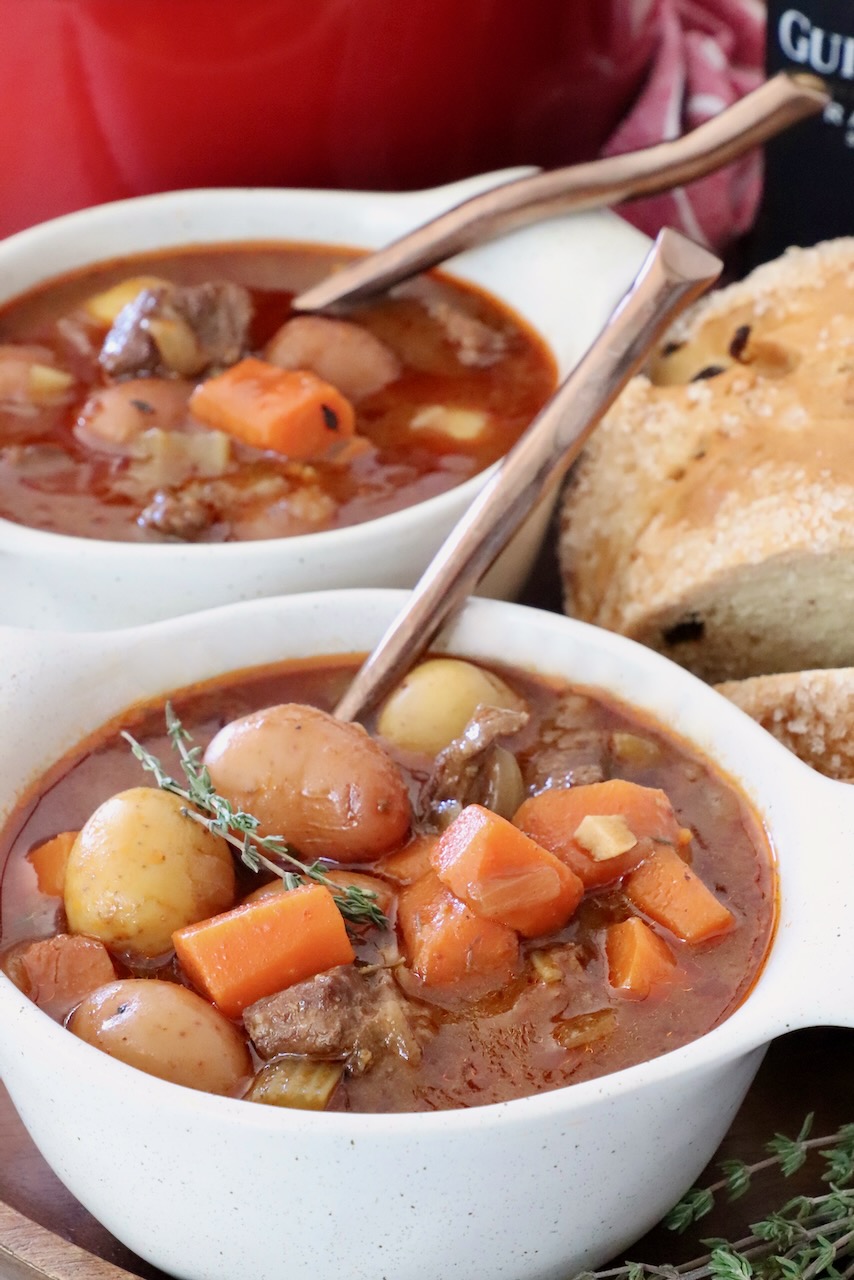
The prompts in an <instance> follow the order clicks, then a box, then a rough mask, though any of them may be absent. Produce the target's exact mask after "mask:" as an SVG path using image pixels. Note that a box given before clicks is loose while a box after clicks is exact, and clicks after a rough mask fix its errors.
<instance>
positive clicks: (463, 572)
mask: <svg viewBox="0 0 854 1280" xmlns="http://www.w3.org/2000/svg"><path fill="white" fill-rule="evenodd" d="M720 270H721V263H720V261H719V260H718V259H717V258H716V257H715V256H714V255H713V254H711V253H709V252H708V251H707V250H706V249H701V248H700V246H699V245H696V244H694V243H693V242H692V241H690V240H687V239H686V238H685V237H684V236H681V235H680V234H679V233H678V232H676V231H662V232H661V233H660V234H659V236H658V239H657V240H656V242H655V244H654V245H653V247H652V248H651V249H650V251H649V253H648V254H647V256H646V258H645V259H644V262H643V264H642V266H641V269H640V272H639V273H638V276H637V278H636V279H635V281H634V283H633V284H632V286H631V288H630V289H629V291H628V293H627V294H626V295H625V297H624V298H623V299H622V301H621V302H620V304H619V305H618V307H617V309H616V310H615V311H614V313H613V315H612V316H611V318H610V319H609V321H608V323H607V325H606V326H605V328H604V329H603V330H602V332H601V333H600V334H599V336H598V338H597V339H596V341H595V342H594V343H593V345H592V346H591V347H590V349H589V350H588V351H587V353H586V355H584V356H583V357H582V359H581V360H580V361H579V363H578V364H577V365H576V367H575V369H574V370H573V371H572V373H570V375H569V377H568V378H567V379H566V381H565V382H563V383H562V384H561V386H560V387H559V388H558V390H557V391H556V392H555V394H554V396H553V397H552V398H551V400H550V401H549V403H548V404H547V405H546V407H545V408H544V409H543V410H542V411H541V412H540V414H539V415H538V416H537V417H536V418H535V419H534V421H533V422H532V423H531V425H530V427H528V429H527V431H526V432H525V434H524V435H523V436H522V438H521V439H520V440H519V441H518V443H517V444H516V445H515V446H514V447H513V448H512V449H511V451H510V452H509V453H508V454H507V457H506V458H505V459H504V461H503V462H502V463H501V465H500V467H499V468H498V470H497V471H496V472H495V474H494V475H493V477H492V478H491V480H489V481H488V483H487V484H486V485H485V486H484V488H483V489H482V490H481V491H480V493H479V495H478V496H477V497H476V498H475V500H474V501H473V502H472V504H471V506H470V507H469V509H468V511H467V512H466V513H465V515H463V516H462V518H461V519H460V520H459V521H458V522H457V524H456V525H455V527H454V528H453V529H452V530H451V533H450V534H449V535H448V537H447V538H446V539H445V541H444V543H443V544H442V546H441V547H440V548H439V550H438V551H437V553H436V555H435V556H434V558H433V560H432V561H431V563H430V564H429V565H428V566H427V568H426V569H425V571H424V573H423V574H422V576H421V578H420V580H419V581H418V583H417V584H416V586H415V588H414V589H413V592H412V595H411V596H410V599H409V602H408V604H407V605H406V607H405V608H404V609H403V611H402V612H401V613H400V614H399V615H398V617H397V618H396V619H395V620H394V622H392V624H391V626H390V627H389V629H388V630H387V631H386V633H385V635H384V636H383V637H382V639H381V640H380V642H379V644H378V645H377V647H376V648H375V649H374V651H373V653H372V654H371V655H370V656H369V657H368V659H367V661H366V662H365V663H364V665H363V666H362V667H361V668H360V670H359V671H358V672H357V674H356V677H355V679H354V680H353V683H352V684H351V685H350V688H349V689H348V690H347V692H346V693H345V695H344V697H343V698H342V699H341V702H340V703H339V704H338V706H337V707H336V710H335V714H336V716H338V718H339V719H341V720H355V719H356V718H357V717H358V716H359V715H360V714H361V713H362V712H363V711H366V710H367V709H368V708H369V707H371V706H372V705H373V704H374V703H376V702H378V701H379V699H380V698H382V697H383V696H384V694H386V693H387V692H388V691H389V689H390V688H391V687H392V686H393V685H394V684H396V683H397V681H398V680H399V679H400V677H401V676H402V675H403V674H404V672H405V671H406V670H408V668H409V667H410V666H411V665H412V663H413V662H414V661H415V659H416V658H417V657H418V656H419V655H420V654H421V653H422V652H423V651H424V649H426V647H427V645H428V644H429V643H430V641H431V640H432V639H433V637H434V636H435V634H436V632H437V631H438V630H439V628H440V627H441V625H442V623H443V622H444V621H445V620H446V618H447V617H448V615H449V614H450V613H451V612H453V610H455V609H456V608H458V607H459V606H460V605H462V603H463V601H464V600H465V598H466V596H468V595H470V594H471V592H472V591H473V590H474V588H475V587H476V586H477V584H478V582H479V581H480V579H481V578H482V577H483V575H484V573H486V571H487V569H488V568H489V566H490V565H491V564H492V562H493V560H494V559H495V557H496V556H497V555H498V554H499V552H500V551H501V550H502V549H503V547H504V546H505V545H506V544H507V542H508V541H509V540H510V538H511V537H512V536H513V534H514V533H515V532H516V530H517V529H518V528H519V526H520V525H521V524H522V522H523V520H524V519H525V518H526V516H527V515H528V514H529V513H530V511H531V509H532V507H533V506H534V504H535V503H536V502H537V501H539V499H540V498H541V497H542V496H543V493H544V491H545V490H546V489H547V488H549V487H551V486H552V485H555V484H558V483H559V481H560V480H561V478H562V477H563V476H564V475H565V474H566V472H567V470H568V468H569V467H570V465H571V464H572V462H574V460H575V459H576V457H577V456H578V454H579V452H580V450H581V448H582V446H583V444H584V442H585V440H586V439H587V437H588V436H589V435H590V433H591V431H592V430H593V428H594V427H595V426H596V423H597V422H598V421H599V419H600V418H601V417H602V415H603V414H604V413H605V412H606V410H607V409H608V408H609V406H610V405H611V404H612V403H613V401H614V400H615V399H616V397H617V395H618V394H619V392H620V391H621V390H622V388H623V387H624V386H625V384H626V383H627V382H628V380H629V378H630V377H631V376H632V374H633V373H635V372H636V371H637V370H638V369H639V368H640V366H641V364H642V363H643V361H644V359H645V357H646V355H647V353H648V352H649V350H650V348H651V347H652V346H653V344H654V343H655V341H656V340H657V338H658V337H659V336H660V335H661V334H662V333H663V332H664V330H665V328H666V327H667V325H668V324H669V323H670V321H671V320H672V319H673V318H674V316H675V315H677V314H678V312H679V311H681V310H682V309H683V308H684V307H685V306H686V305H687V304H688V303H689V302H691V301H693V300H694V298H696V297H698V296H699V295H700V294H701V293H702V292H703V290H704V289H706V288H708V286H709V285H710V284H712V283H713V282H714V281H715V280H716V279H717V277H718V275H719V274H720Z"/></svg>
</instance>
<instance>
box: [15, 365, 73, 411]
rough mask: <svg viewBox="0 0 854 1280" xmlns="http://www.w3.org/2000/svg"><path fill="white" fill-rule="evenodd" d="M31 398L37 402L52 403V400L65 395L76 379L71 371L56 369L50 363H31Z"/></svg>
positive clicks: (29, 376)
mask: <svg viewBox="0 0 854 1280" xmlns="http://www.w3.org/2000/svg"><path fill="white" fill-rule="evenodd" d="M27 376H28V380H29V390H30V398H31V399H32V400H33V401H34V402H35V403H36V404H50V403H51V401H53V400H57V399H59V398H60V397H61V396H64V395H65V393H66V391H68V389H69V388H70V387H73V386H74V379H73V377H72V376H71V374H70V373H65V372H64V371H63V370H62V369H54V368H52V366H51V365H49V364H31V365H30V368H29V373H28V375H27Z"/></svg>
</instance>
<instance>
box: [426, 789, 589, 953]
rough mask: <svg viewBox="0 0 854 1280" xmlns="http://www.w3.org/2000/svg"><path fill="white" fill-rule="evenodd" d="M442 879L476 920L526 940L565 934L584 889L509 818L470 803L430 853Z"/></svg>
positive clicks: (558, 862)
mask: <svg viewBox="0 0 854 1280" xmlns="http://www.w3.org/2000/svg"><path fill="white" fill-rule="evenodd" d="M430 861H431V862H432V864H433V869H434V870H435V872H436V874H437V875H438V877H439V879H440V880H441V881H442V883H443V884H444V885H446V887H447V888H448V889H450V890H451V893H453V894H455V895H456V897H458V898H461V899H462V901H463V902H465V903H466V905H467V906H469V907H471V909H472V911H474V912H475V914H476V915H479V916H482V917H483V918H484V919H485V920H494V921H495V922H496V923H497V924H503V925H506V926H507V928H508V929H515V930H516V931H517V932H518V933H521V934H522V935H523V936H524V937H526V938H536V937H539V936H540V934H543V933H553V932H554V931H555V930H556V929H562V928H563V926H564V925H565V924H566V922H567V920H568V919H569V918H570V916H571V915H573V913H574V912H575V909H576V907H577V906H578V904H579V902H580V901H581V899H582V897H583V896H584V885H583V884H582V883H581V881H580V880H579V878H578V876H577V875H575V873H574V872H573V871H570V869H569V867H567V866H565V865H564V863H563V862H561V861H560V859H559V858H556V857H555V856H554V854H552V853H549V852H548V850H546V849H543V848H542V847H541V846H540V845H538V844H536V843H535V842H534V841H533V840H531V839H530V838H529V837H528V836H526V835H525V834H524V833H523V832H522V831H519V830H518V828H517V827H514V826H513V824H512V823H510V822H508V821H507V819H506V818H502V817H499V815H498V814H497V813H493V812H492V811H491V810H489V809H484V808H482V807H481V805H479V804H470V805H467V806H466V808H465V809H463V811H462V813H461V814H460V816H459V817H458V818H457V819H455V821H454V822H452V823H451V825H450V826H449V827H448V828H447V829H446V830H445V831H444V832H443V833H442V835H441V837H440V838H439V842H438V844H437V845H436V846H435V848H434V849H433V851H432V852H431V854H430Z"/></svg>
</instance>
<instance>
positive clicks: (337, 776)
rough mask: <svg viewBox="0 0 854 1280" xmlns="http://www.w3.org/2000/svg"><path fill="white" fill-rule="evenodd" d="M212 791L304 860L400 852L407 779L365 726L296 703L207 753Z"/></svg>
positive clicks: (267, 713)
mask: <svg viewBox="0 0 854 1280" xmlns="http://www.w3.org/2000/svg"><path fill="white" fill-rule="evenodd" d="M205 764H206V765H207V767H208V770H209V771H210V775H211V778H212V780H213V784H214V786H215V787H216V789H217V791H219V792H220V794H222V795H224V796H225V797H226V798H227V799H228V800H230V801H231V803H232V804H233V805H234V806H235V808H240V809H244V810H246V811H247V812H248V813H252V814H254V815H255V817H256V818H258V820H259V822H260V823H261V829H262V832H263V833H264V834H267V835H280V836H283V837H284V838H285V839H286V840H287V841H288V842H289V843H291V844H293V845H294V846H295V847H296V848H297V849H298V850H299V851H300V852H301V853H302V854H303V855H304V856H305V857H308V858H330V859H332V860H333V861H335V862H370V861H372V860H373V859H374V858H378V857H380V856H381V854H383V853H388V852H389V850H391V849H394V848H397V846H398V845H400V844H402V843H403V841H404V839H405V838H406V834H407V832H408V831H409V824H410V819H411V813H410V806H409V793H408V791H407V788H406V783H405V781H404V779H403V775H402V774H401V772H400V770H399V769H398V767H397V765H396V764H395V763H394V761H393V760H392V759H391V758H390V757H389V756H388V755H387V754H386V753H385V751H383V749H382V747H381V746H379V744H378V743H376V742H374V741H373V740H372V739H371V738H369V737H368V735H367V733H365V731H364V729H362V728H361V727H360V726H359V725H355V724H346V723H344V722H342V721H341V720H335V719H334V718H333V717H332V716H330V715H328V714H327V713H326V712H325V711H319V710H318V709H317V708H316V707H305V706H301V705H299V704H298V703H286V704H284V705H282V706H277V707H267V708H265V709H264V710H263V711H256V712H253V713H252V714H251V715H248V716H243V718H242V719H240V720H235V721H233V722H232V723H231V724H228V725H226V726H225V728H224V729H221V730H220V732H219V733H218V734H217V735H216V737H215V738H214V739H213V741H212V742H211V744H210V746H209V747H208V749H207V751H206V752H205Z"/></svg>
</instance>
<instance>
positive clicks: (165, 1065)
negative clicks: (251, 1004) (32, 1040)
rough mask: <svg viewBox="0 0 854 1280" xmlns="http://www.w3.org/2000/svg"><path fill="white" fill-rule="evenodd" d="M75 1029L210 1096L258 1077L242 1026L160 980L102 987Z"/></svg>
mask: <svg viewBox="0 0 854 1280" xmlns="http://www.w3.org/2000/svg"><path fill="white" fill-rule="evenodd" d="M68 1029H69V1030H70V1031H73V1032H74V1034H75V1035H76V1036H79V1037H80V1039H81V1040H85V1041H86V1043H87V1044H91V1045H94V1047H95V1048H96V1049H101V1050H102V1051H103V1052H104V1053H108V1054H109V1055H110V1057H111V1058H118V1059H119V1061H120V1062H126V1063H127V1064H128V1066H129V1067H138V1068H139V1070H140V1071H147V1072H148V1074H149V1075H151V1076H159V1077H160V1079H161V1080H171V1081H172V1083H173V1084H183V1085H186V1086H187V1087H188V1088H189V1089H200V1090H201V1091H202V1092H203V1093H234V1092H236V1091H237V1089H238V1086H239V1085H240V1082H241V1081H242V1080H244V1079H245V1078H247V1077H248V1076H251V1074H252V1062H251V1059H250V1056H249V1050H248V1048H247V1047H246V1043H245V1041H244V1039H243V1036H242V1035H241V1034H240V1032H239V1031H238V1030H237V1028H236V1027H235V1026H234V1025H233V1024H232V1023H230V1022H229V1021H228V1019H227V1018H224V1017H223V1015H222V1014H221V1013H219V1012H218V1011H217V1010H216V1009H214V1007H213V1006H212V1005H210V1004H208V1002H207V1001H206V1000H203V999H202V997H201V996H197V995H196V994H195V992H193V991H188V990H187V988H186V987H179V986H177V985H176V984H175V983H174V982H162V981H160V980H159V979H158V978H126V979H124V980H122V981H120V982H110V983H108V984H107V986H105V987H99V988H98V990H97V991H93V992H92V994H91V995H89V996H87V997H86V999H85V1000H84V1001H83V1002H82V1003H81V1004H79V1005H78V1006H77V1008H76V1009H75V1010H74V1013H72V1015H71V1017H70V1018H69V1020H68Z"/></svg>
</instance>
